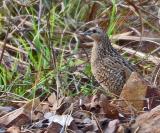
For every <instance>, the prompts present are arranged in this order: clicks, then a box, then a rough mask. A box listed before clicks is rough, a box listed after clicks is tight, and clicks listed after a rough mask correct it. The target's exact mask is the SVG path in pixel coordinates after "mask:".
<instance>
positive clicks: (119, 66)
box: [102, 56, 132, 77]
mask: <svg viewBox="0 0 160 133" xmlns="http://www.w3.org/2000/svg"><path fill="white" fill-rule="evenodd" d="M124 61H125V60H123V59H119V58H117V57H114V56H113V57H111V56H110V57H107V58H103V59H102V63H103V64H104V67H106V68H108V69H111V70H113V71H117V72H121V71H123V72H124V73H125V75H126V77H129V76H130V74H131V73H132V69H131V68H130V67H128V65H129V64H126V63H127V62H126V61H125V63H124ZM131 67H132V66H131Z"/></svg>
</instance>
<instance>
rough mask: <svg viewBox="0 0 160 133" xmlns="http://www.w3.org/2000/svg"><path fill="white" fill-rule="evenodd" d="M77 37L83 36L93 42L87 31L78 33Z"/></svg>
mask: <svg viewBox="0 0 160 133" xmlns="http://www.w3.org/2000/svg"><path fill="white" fill-rule="evenodd" d="M79 35H81V36H85V37H87V38H89V39H91V40H93V39H92V37H91V32H89V31H85V32H80V33H79Z"/></svg>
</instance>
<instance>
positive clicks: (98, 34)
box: [83, 27, 105, 42]
mask: <svg viewBox="0 0 160 133" xmlns="http://www.w3.org/2000/svg"><path fill="white" fill-rule="evenodd" d="M83 35H85V36H86V37H88V38H89V39H92V40H93V41H95V42H99V41H101V40H102V38H104V37H105V33H104V31H103V30H102V29H100V28H98V27H92V28H90V29H88V30H87V31H85V32H84V33H83Z"/></svg>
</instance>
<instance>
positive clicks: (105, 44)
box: [93, 36, 116, 56]
mask: <svg viewBox="0 0 160 133" xmlns="http://www.w3.org/2000/svg"><path fill="white" fill-rule="evenodd" d="M93 47H94V49H95V50H94V52H95V51H97V54H100V55H101V56H103V55H104V56H105V55H108V54H111V53H114V52H116V51H115V49H114V48H113V47H112V45H111V42H110V40H109V38H108V36H101V38H100V39H99V41H95V44H94V46H93Z"/></svg>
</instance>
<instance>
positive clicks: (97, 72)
mask: <svg viewBox="0 0 160 133" xmlns="http://www.w3.org/2000/svg"><path fill="white" fill-rule="evenodd" d="M84 34H85V35H86V36H88V37H89V38H91V39H93V40H94V44H93V48H92V52H91V69H92V73H93V75H94V77H95V79H96V80H97V81H98V82H99V83H100V85H101V86H102V87H103V88H104V89H106V90H109V91H110V92H112V93H114V94H116V95H119V94H120V92H121V90H122V88H123V86H124V84H125V82H126V80H127V79H128V78H129V76H130V74H131V73H132V71H134V68H133V66H132V65H131V64H130V63H129V62H128V61H126V60H125V59H124V58H123V57H122V56H121V55H120V54H119V53H118V52H117V50H116V49H114V48H113V47H112V45H111V42H110V40H109V38H108V36H106V35H105V33H104V32H103V31H102V30H101V29H99V28H91V29H89V30H88V31H86V32H85V33H84Z"/></svg>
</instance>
